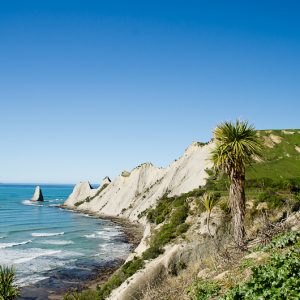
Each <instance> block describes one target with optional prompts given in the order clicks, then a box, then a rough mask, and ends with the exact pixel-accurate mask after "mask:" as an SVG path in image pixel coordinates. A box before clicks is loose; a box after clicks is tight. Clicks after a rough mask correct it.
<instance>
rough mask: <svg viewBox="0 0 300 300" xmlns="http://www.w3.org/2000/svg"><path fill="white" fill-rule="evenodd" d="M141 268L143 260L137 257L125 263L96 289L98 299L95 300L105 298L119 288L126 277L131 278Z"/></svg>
mask: <svg viewBox="0 0 300 300" xmlns="http://www.w3.org/2000/svg"><path fill="white" fill-rule="evenodd" d="M143 267H144V261H143V259H141V258H137V257H134V258H133V259H132V260H131V261H128V262H127V263H125V264H124V265H123V266H122V267H121V269H120V270H119V271H117V272H116V273H115V274H114V275H113V276H111V277H110V279H109V280H108V281H107V282H106V283H104V284H103V285H101V286H99V287H98V293H97V295H98V298H96V299H99V300H103V299H105V298H107V297H108V296H109V295H110V293H111V291H112V290H113V289H115V288H117V287H119V286H120V285H121V284H122V283H123V282H124V281H125V280H126V279H127V278H128V277H130V276H132V275H133V274H134V273H136V272H137V271H138V270H140V269H142V268H143Z"/></svg>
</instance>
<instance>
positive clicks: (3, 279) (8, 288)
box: [0, 266, 20, 300]
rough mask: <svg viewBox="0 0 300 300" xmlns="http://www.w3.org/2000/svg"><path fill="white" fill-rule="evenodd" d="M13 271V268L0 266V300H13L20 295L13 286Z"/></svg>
mask: <svg viewBox="0 0 300 300" xmlns="http://www.w3.org/2000/svg"><path fill="white" fill-rule="evenodd" d="M14 280H15V271H14V269H13V268H9V267H5V266H0V300H13V299H15V298H17V297H18V296H19V295H20V292H19V289H18V287H17V286H16V285H14Z"/></svg>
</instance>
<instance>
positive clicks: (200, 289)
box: [187, 279, 221, 300]
mask: <svg viewBox="0 0 300 300" xmlns="http://www.w3.org/2000/svg"><path fill="white" fill-rule="evenodd" d="M220 289H221V288H220V286H219V285H218V284H217V283H216V282H213V281H205V280H203V279H198V280H197V281H196V282H195V283H194V284H193V285H192V286H191V287H190V288H189V289H188V290H187V293H188V295H189V296H190V297H191V299H192V300H206V299H210V298H211V297H213V296H217V295H218V294H219V291H220Z"/></svg>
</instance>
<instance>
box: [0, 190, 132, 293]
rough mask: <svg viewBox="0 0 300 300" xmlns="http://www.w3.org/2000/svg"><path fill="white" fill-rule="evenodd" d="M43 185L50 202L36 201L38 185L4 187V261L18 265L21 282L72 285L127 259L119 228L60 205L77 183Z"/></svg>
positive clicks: (0, 196)
mask: <svg viewBox="0 0 300 300" xmlns="http://www.w3.org/2000/svg"><path fill="white" fill-rule="evenodd" d="M41 188H42V191H43V195H44V198H45V202H41V203H32V202H30V201H29V199H30V198H31V197H32V195H33V192H34V189H35V186H34V185H0V264H1V265H9V266H14V268H15V269H16V279H17V280H16V282H17V284H18V285H19V286H22V287H28V286H31V287H38V288H45V289H53V290H54V291H55V289H57V290H60V289H69V288H72V287H74V286H76V285H77V284H78V282H82V281H84V280H89V279H91V278H92V277H93V276H94V277H95V276H96V275H99V274H98V273H99V270H101V267H105V266H108V265H110V264H112V265H113V264H114V263H116V262H117V261H120V260H121V259H124V258H126V256H127V255H128V253H129V251H130V245H129V244H128V243H127V241H126V237H125V235H124V233H123V232H122V228H121V227H120V226H118V225H116V224H115V223H113V222H111V221H108V220H101V219H98V218H95V217H91V216H88V215H85V214H81V213H75V212H72V211H69V210H65V209H62V208H60V207H59V205H60V204H62V203H63V202H64V200H65V199H66V198H67V197H68V195H69V194H70V193H71V191H72V189H73V186H70V185H41ZM33 290H34V289H31V291H33ZM27 293H28V292H27ZM30 296H31V295H30ZM32 296H34V295H32ZM26 299H29V298H26ZM30 299H37V298H35V297H32V298H30Z"/></svg>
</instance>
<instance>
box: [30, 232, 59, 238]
mask: <svg viewBox="0 0 300 300" xmlns="http://www.w3.org/2000/svg"><path fill="white" fill-rule="evenodd" d="M64 234H65V233H64V232H33V233H32V234H31V236H33V237H49V236H57V235H64Z"/></svg>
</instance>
